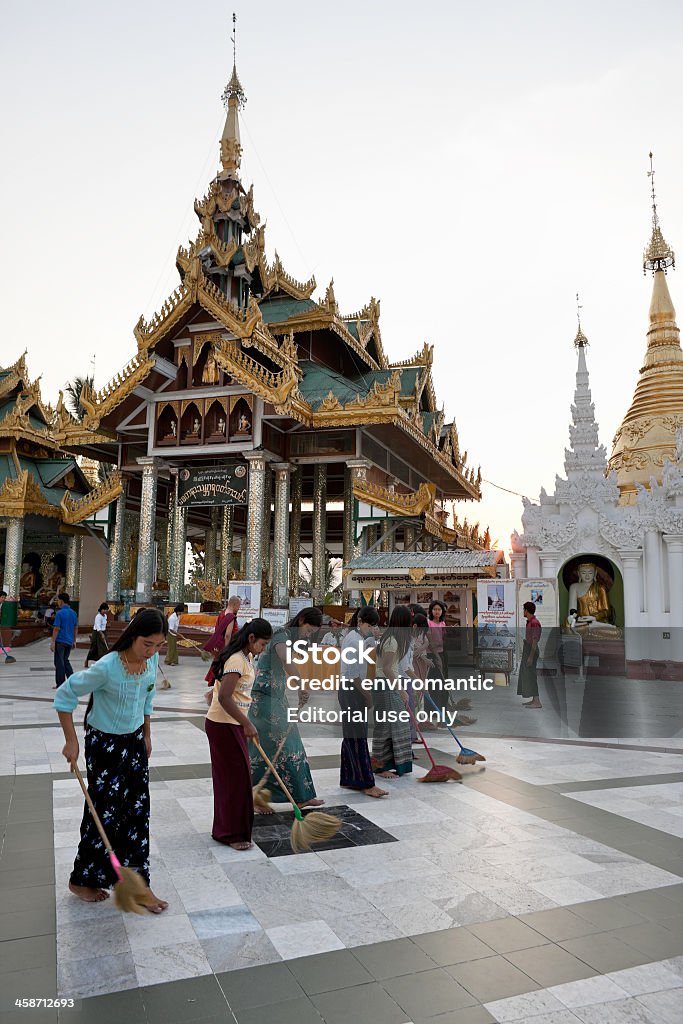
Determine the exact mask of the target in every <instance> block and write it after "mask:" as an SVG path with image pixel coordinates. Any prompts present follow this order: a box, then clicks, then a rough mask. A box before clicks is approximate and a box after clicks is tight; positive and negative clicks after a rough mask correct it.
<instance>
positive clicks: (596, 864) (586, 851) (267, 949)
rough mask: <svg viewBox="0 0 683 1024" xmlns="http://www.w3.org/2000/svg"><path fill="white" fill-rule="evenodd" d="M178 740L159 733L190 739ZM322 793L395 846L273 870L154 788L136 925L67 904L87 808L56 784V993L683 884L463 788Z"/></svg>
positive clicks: (405, 784) (300, 860)
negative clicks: (148, 881)
mask: <svg viewBox="0 0 683 1024" xmlns="http://www.w3.org/2000/svg"><path fill="white" fill-rule="evenodd" d="M180 724H181V723H178V725H175V726H174V725H170V724H169V725H166V724H163V723H162V725H160V726H159V728H158V730H157V731H162V729H174V730H176V732H174V736H181V737H182V736H184V731H183V730H182V729H180ZM182 724H184V725H186V726H187V728H188V729H192V730H193V731H194V732H195V733H196V735H197V736H198V737H199V738H200V739H203V737H202V735H201V733H200V731H199V730H197V729H196V728H194V727H193V726H190V725H189V724H187V723H182ZM328 743H329V741H327V740H320V741H319V746H320V747H321V748H322V747H323V746H324V747H327V745H328ZM321 752H322V749H321ZM154 756H155V757H156V754H155V755H154ZM421 771H422V770H421V769H418V770H417V773H416V774H419V773H420V772H421ZM314 777H315V784H316V787H317V790H318V792H319V794H320V795H322V796H323V797H324V798H325V799H326V801H327V802H328V804H334V803H342V802H343V803H349V804H353V805H354V806H355V807H356V808H357V809H358V810H359V811H360V812H361V813H362V814H363V815H365V816H366V817H367V818H368V819H369V820H371V821H373V822H375V823H376V824H378V825H379V826H381V827H382V828H384V829H385V830H387V831H388V832H390V833H391V834H393V835H395V836H397V838H398V841H397V842H395V843H388V844H384V845H380V846H367V847H357V848H354V849H348V850H333V851H329V852H323V853H308V854H304V855H300V856H296V857H295V856H293V855H292V856H291V857H289V856H287V857H277V858H272V859H269V858H267V857H266V856H265V855H264V854H263V853H262V852H261V851H260V850H258V849H256V848H255V849H253V850H251V851H248V852H246V853H237V852H235V851H233V850H231V849H229V848H227V847H224V846H221V845H219V844H216V843H215V842H213V840H212V839H211V838H210V835H209V832H210V826H211V815H212V792H211V781H210V780H209V779H196V780H195V779H192V780H179V781H171V782H154V783H152V786H151V790H152V850H151V853H152V883H153V887H154V889H155V891H156V892H157V893H158V894H159V895H162V896H163V897H164V898H166V899H168V900H169V903H170V907H169V910H168V911H167V912H166V913H165V914H164V915H163V916H162V917H153V916H151V915H150V916H146V917H141V918H138V917H134V916H132V915H129V916H127V917H125V918H121V916H120V915H119V914H118V913H117V912H116V910H115V909H114V908H113V906H112V905H111V904H100V905H88V904H83V903H79V902H78V901H77V900H75V899H74V898H73V897H71V896H70V895H69V894H68V892H67V890H66V882H67V879H68V875H69V872H70V870H71V864H72V861H73V855H74V850H75V846H76V843H77V840H78V826H79V823H80V819H81V813H82V798H81V795H80V790H79V789H78V786H77V784H76V783H75V782H72V781H71V780H64V781H61V780H59V781H55V782H54V784H53V792H54V822H55V825H54V827H55V836H54V838H55V860H56V877H57V885H58V896H57V950H58V974H59V985H60V991H62V992H70V993H71V994H74V991H75V989H77V990H78V991H80V992H83V993H84V994H85V993H87V994H90V995H93V994H96V993H97V992H100V993H102V992H112V991H117V990H120V989H122V988H132V987H135V986H136V985H144V984H149V983H150V982H151V981H152V980H153V981H155V982H159V981H164V980H176V979H180V978H188V977H198V976H201V975H203V974H209V973H211V972H212V971H222V970H231V969H236V968H241V967H244V966H248V965H255V964H263V963H273V962H275V961H278V960H288V959H292V958H294V957H299V956H304V955H307V954H308V953H311V952H324V951H327V950H333V949H343V948H349V947H354V946H359V945H364V944H367V943H372V942H378V941H383V940H386V939H392V938H400V937H402V936H406V935H416V934H420V933H423V932H428V931H436V930H439V929H443V928H451V927H453V926H455V925H469V924H475V923H480V922H483V921H487V920H493V919H496V918H502V917H505V916H507V915H512V914H514V915H517V914H522V913H527V912H532V911H536V910H545V909H551V908H554V907H558V906H566V905H569V904H571V903H577V902H582V901H586V900H591V899H597V898H600V897H601V896H604V895H613V894H615V892H620V893H621V892H623V893H626V892H635V891H639V890H643V889H652V888H657V887H659V886H664V885H670V884H675V883H677V882H679V881H680V879H679V878H678V876H676V875H673V874H670V873H668V872H666V871H662V870H660V869H658V868H655V867H652V866H650V865H647V864H644V863H643V862H642V861H639V860H637V859H636V858H633V857H629V856H627V855H626V854H622V853H619V852H618V851H615V850H612V849H610V848H609V847H607V846H604V845H603V844H601V843H597V842H594V841H593V840H589V839H585V838H584V837H582V836H578V835H576V834H575V833H572V832H570V831H568V830H567V829H564V828H562V827H560V826H558V825H555V824H553V823H549V822H547V821H544V820H541V819H539V818H536V817H535V816H534V815H533V814H531V813H529V812H527V811H522V810H519V809H517V808H515V807H511V806H509V805H507V804H505V803H502V802H501V801H499V800H496V799H495V798H493V797H491V796H488V795H485V794H483V793H480V792H478V791H476V790H474V789H469V788H467V787H465V786H458V785H455V784H453V785H444V786H438V787H435V786H420V785H419V783H418V782H417V779H416V777H413V778H412V779H411V778H404V779H401V780H400V781H397V782H393V783H389V784H388V785H389V786H390V789H391V794H390V797H389V798H388V799H387V800H384V801H373V800H370V799H368V798H366V797H364V796H362V794H350V793H349V792H348V791H346V790H341V789H340V788H339V785H338V770H337V769H325V770H320V771H315V772H314ZM501 1019H502V1018H501ZM511 1019H512V1018H511Z"/></svg>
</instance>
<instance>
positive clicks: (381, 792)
mask: <svg viewBox="0 0 683 1024" xmlns="http://www.w3.org/2000/svg"><path fill="white" fill-rule="evenodd" d="M347 788H348V787H347ZM363 792H364V793H365V795H366V796H375V797H381V796H388V793H387V791H386V789H380V788H379V786H372V787H371V788H370V789H364V790H363Z"/></svg>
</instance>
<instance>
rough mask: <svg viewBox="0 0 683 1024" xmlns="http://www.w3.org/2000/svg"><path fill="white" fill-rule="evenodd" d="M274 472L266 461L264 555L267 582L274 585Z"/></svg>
mask: <svg viewBox="0 0 683 1024" xmlns="http://www.w3.org/2000/svg"><path fill="white" fill-rule="evenodd" d="M272 503H273V473H272V470H271V469H270V468H269V466H268V463H266V476H265V480H264V489H263V555H264V558H265V562H266V564H265V570H266V583H267V584H268V586H270V587H272V586H273V557H272V550H271V544H270V527H271V523H272V520H273V513H272V508H271V506H272Z"/></svg>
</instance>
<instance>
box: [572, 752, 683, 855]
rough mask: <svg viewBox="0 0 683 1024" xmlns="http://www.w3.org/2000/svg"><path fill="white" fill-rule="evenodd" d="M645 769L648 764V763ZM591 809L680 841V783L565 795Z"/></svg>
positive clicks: (682, 791)
mask: <svg viewBox="0 0 683 1024" xmlns="http://www.w3.org/2000/svg"><path fill="white" fill-rule="evenodd" d="M648 768H649V761H648ZM653 774H654V773H653ZM566 795H567V796H569V797H571V799H572V800H579V801H581V803H583V804H590V806H591V807H601V808H602V809H603V810H607V811H611V812H612V814H618V815H620V816H621V817H623V818H629V819H630V820H631V821H638V822H640V824H641V825H649V826H650V828H656V829H658V831H660V832H668V834H669V835H671V836H677V837H678V838H679V839H683V782H678V783H668V784H666V785H662V786H654V785H653V786H626V787H624V788H619V789H598V790H593V791H591V792H587V793H567V794H566Z"/></svg>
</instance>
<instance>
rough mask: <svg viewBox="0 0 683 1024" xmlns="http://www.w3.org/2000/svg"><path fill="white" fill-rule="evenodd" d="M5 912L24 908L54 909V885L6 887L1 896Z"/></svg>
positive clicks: (18, 911)
mask: <svg viewBox="0 0 683 1024" xmlns="http://www.w3.org/2000/svg"><path fill="white" fill-rule="evenodd" d="M0 904H1V905H2V912H3V913H8V914H11V913H20V912H21V911H23V910H27V911H28V910H46V909H48V910H54V908H55V887H54V885H35V886H34V887H33V888H32V889H5V890H4V891H3V893H2V896H0Z"/></svg>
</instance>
